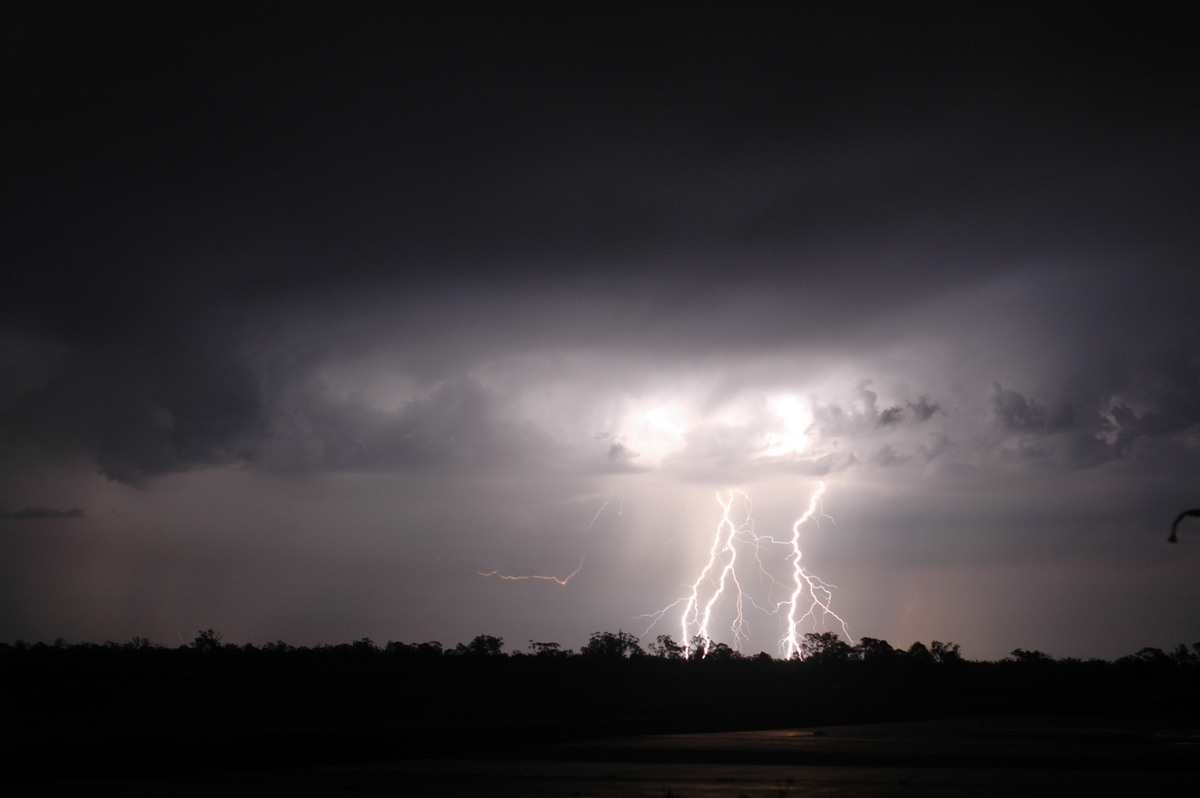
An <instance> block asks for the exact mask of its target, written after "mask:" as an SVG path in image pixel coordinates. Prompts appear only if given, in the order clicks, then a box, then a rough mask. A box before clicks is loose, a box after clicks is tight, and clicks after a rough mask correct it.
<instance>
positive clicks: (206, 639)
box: [192, 629, 221, 653]
mask: <svg viewBox="0 0 1200 798" xmlns="http://www.w3.org/2000/svg"><path fill="white" fill-rule="evenodd" d="M192 648H194V649H196V650H197V651H202V652H204V653H210V652H213V651H216V650H218V649H220V648H221V634H220V632H214V631H213V630H212V629H203V630H201V632H200V633H199V634H198V635H196V639H195V640H193V641H192Z"/></svg>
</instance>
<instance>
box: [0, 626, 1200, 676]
mask: <svg viewBox="0 0 1200 798" xmlns="http://www.w3.org/2000/svg"><path fill="white" fill-rule="evenodd" d="M172 652H187V653H190V654H204V655H221V656H225V657H236V656H255V655H264V656H270V657H279V656H283V655H291V656H294V657H297V658H302V657H307V658H321V657H324V658H333V659H351V660H360V661H361V660H364V659H371V658H395V659H404V660H423V661H433V660H446V659H450V658H462V659H468V660H481V659H488V660H494V659H510V660H511V659H524V658H535V659H537V660H566V659H583V660H589V661H610V662H611V661H618V660H645V659H652V660H668V661H696V662H708V663H720V662H738V661H751V660H752V661H756V662H780V661H784V660H781V659H779V658H777V657H772V656H771V655H770V654H767V653H766V652H760V653H758V654H754V655H748V654H744V653H742V652H741V651H738V650H737V649H734V648H732V647H730V646H729V645H727V644H725V643H721V642H716V641H713V640H709V639H706V638H704V637H701V636H699V635H697V636H695V637H693V638H692V639H691V640H690V641H688V642H687V644H686V645H685V644H682V643H677V642H676V641H675V640H674V638H673V637H672V636H671V635H669V634H660V635H658V636H657V637H655V639H654V640H653V642H651V643H649V644H648V645H646V646H643V645H642V643H641V640H640V639H639V638H638V637H637V636H636V635H633V634H631V633H629V632H625V631H617V632H593V633H592V634H591V635H590V636H589V637H588V639H587V641H586V642H585V643H584V644H583V645H582V646H580V647H579V649H578V650H574V649H570V648H565V647H563V646H562V645H561V644H560V643H557V642H542V641H537V640H530V641H529V642H528V645H527V647H526V648H525V649H516V650H512V651H506V650H505V642H504V638H502V637H497V636H495V635H486V634H481V635H476V636H475V637H474V638H472V639H471V641H470V642H467V643H458V644H457V645H455V646H453V647H444V646H443V645H442V644H441V643H440V642H438V641H436V640H433V641H428V642H422V643H404V642H400V641H395V640H389V641H387V642H386V643H383V644H379V643H376V642H375V641H373V640H371V639H370V638H368V637H364V638H361V639H358V640H354V641H352V642H349V643H340V644H318V645H315V646H293V645H290V644H288V643H285V642H283V641H281V640H280V641H274V642H269V643H264V644H261V645H255V644H254V643H245V644H242V645H237V644H234V643H227V642H224V638H223V635H222V634H221V633H220V632H217V631H215V630H213V629H202V630H200V631H199V632H197V634H196V637H195V638H194V639H193V640H192V641H191V642H189V643H181V644H180V645H179V646H178V647H169V646H161V645H157V644H155V643H152V642H151V641H150V640H149V639H148V638H145V637H134V638H132V639H131V640H129V641H128V642H125V643H115V642H112V641H107V642H105V643H102V644H95V643H68V642H67V641H66V640H64V639H63V638H58V639H56V640H55V641H54V642H53V643H49V644H47V643H44V642H38V643H32V644H31V643H27V642H25V641H22V640H18V641H16V642H15V643H12V644H8V643H0V658H13V657H20V656H22V655H45V656H53V655H55V654H72V655H89V654H90V655H113V654H117V653H126V654H130V653H138V654H144V655H146V654H160V655H161V654H168V653H172ZM794 659H795V660H798V661H801V662H805V663H808V664H809V665H819V666H837V665H847V664H850V663H864V664H868V665H872V666H876V665H889V664H891V665H900V664H904V663H907V664H912V665H938V666H955V665H959V664H965V663H968V662H976V663H978V662H979V661H968V660H967V659H966V658H964V656H963V655H962V653H961V646H960V645H959V644H958V643H952V642H942V641H940V640H934V641H932V642H931V643H930V644H929V645H928V646H927V645H925V644H924V643H922V642H920V641H917V642H914V643H913V644H912V645H910V646H909V647H908V648H906V649H905V648H895V647H893V646H892V645H891V644H890V643H888V642H887V641H886V640H880V639H877V638H873V637H864V638H861V639H860V640H859V641H858V642H857V643H854V644H850V643H847V642H846V641H844V640H842V639H841V638H840V637H839V636H838V635H837V634H836V633H834V632H809V633H807V634H805V635H804V636H803V638H802V639H801V642H800V646H799V653H798V655H797V656H796V657H795V658H794ZM999 662H1001V663H1015V664H1022V665H1027V666H1034V667H1047V666H1053V665H1056V664H1061V665H1078V664H1085V661H1083V660H1080V659H1077V658H1073V657H1067V658H1054V657H1052V656H1050V655H1049V654H1046V653H1044V652H1042V651H1038V650H1036V649H1033V650H1027V649H1022V648H1017V649H1014V650H1013V651H1012V652H1011V654H1010V655H1009V656H1007V657H1004V658H1002V659H1001V660H999ZM1086 664H1090V665H1104V664H1113V665H1122V666H1127V665H1134V666H1136V665H1147V666H1154V667H1160V668H1167V667H1181V668H1191V667H1200V642H1197V643H1193V644H1192V645H1190V646H1188V645H1185V644H1182V643H1181V644H1179V645H1177V646H1176V647H1175V648H1173V649H1170V650H1164V649H1161V648H1153V647H1146V648H1142V649H1140V650H1139V651H1137V652H1135V653H1133V654H1129V655H1126V656H1124V657H1120V658H1118V659H1117V660H1115V661H1112V662H1110V661H1107V660H1100V659H1090V660H1087V661H1086Z"/></svg>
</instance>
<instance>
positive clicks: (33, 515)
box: [0, 504, 83, 521]
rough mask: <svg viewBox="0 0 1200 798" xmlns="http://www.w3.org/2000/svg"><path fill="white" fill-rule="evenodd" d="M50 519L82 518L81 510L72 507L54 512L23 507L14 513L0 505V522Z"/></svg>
mask: <svg viewBox="0 0 1200 798" xmlns="http://www.w3.org/2000/svg"><path fill="white" fill-rule="evenodd" d="M50 518H83V510H80V509H79V508H78V507H72V508H71V509H70V510H56V509H54V508H51V507H24V508H22V509H20V510H16V511H15V512H9V511H8V510H6V509H5V507H4V505H3V504H0V521H40V520H44V519H50Z"/></svg>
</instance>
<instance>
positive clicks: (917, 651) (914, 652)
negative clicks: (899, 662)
mask: <svg viewBox="0 0 1200 798" xmlns="http://www.w3.org/2000/svg"><path fill="white" fill-rule="evenodd" d="M904 656H905V657H906V658H907V660H908V661H909V662H911V663H912V664H914V665H933V664H934V659H933V654H931V653H930V652H929V649H928V648H927V647H926V645H925V644H924V643H922V642H921V641H920V640H917V641H916V642H914V643H913V644H912V645H911V646H909V647H908V651H907V652H906V653H905V655H904Z"/></svg>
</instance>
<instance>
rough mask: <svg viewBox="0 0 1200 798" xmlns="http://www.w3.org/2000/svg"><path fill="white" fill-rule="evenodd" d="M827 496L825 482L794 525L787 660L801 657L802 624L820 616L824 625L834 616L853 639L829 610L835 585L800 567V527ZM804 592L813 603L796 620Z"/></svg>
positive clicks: (782, 643) (785, 638)
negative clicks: (792, 585)
mask: <svg viewBox="0 0 1200 798" xmlns="http://www.w3.org/2000/svg"><path fill="white" fill-rule="evenodd" d="M824 494H825V482H824V480H822V481H821V483H820V485H819V486H818V487H817V490H816V492H815V493H814V494H813V495H812V498H811V499H809V501H808V509H806V510H805V511H804V514H803V515H801V516H800V517H799V518H797V519H796V523H794V524H792V539H791V541H790V543H791V552H790V553H789V554H788V559H790V560H791V562H792V581H793V584H794V585H795V588H794V589H793V591H792V596H791V599H790V600H789V601H788V602H787V610H788V611H787V632H786V633H785V634H784V636H783V639H782V640H781V641H780V643H779V647H780V650H781V651H782V652H783V654H784V656H785V657H786V658H787V659H793V658H795V657H799V656H800V655H801V648H800V636H801V632H800V624H801V623H803V622H804V621H807V620H812V621H814V622H815V621H816V620H818V616H819V619H820V621H821V624H822V626H824V624H825V621H826V619H827V618H828V617H833V618H834V619H835V620H836V621H837V622H838V624H840V625H841V628H842V633H843V634H844V635H846V638H847V639H849V640H850V641H851V643H853V638H851V637H850V630H849V629H847V628H846V622H845V621H844V620H842V617H841V616H840V615H838V614H837V613H836V612H834V611H833V610H831V609H830V608H829V603H830V602H831V601H832V600H833V592H832V590H831V589H832V588H834V587H836V585H831V584H828V583H827V582H825V581H823V580H822V579H821V578H820V577H818V576H816V575H815V574H811V573H809V572H808V571H806V570H805V569H804V566H802V565H801V564H800V560H801V557H802V556H803V554H802V552H801V551H800V527H801V526H802V525H803V524H804V522H805V521H807V520H809V519H810V518H812V517H813V515H814V514H815V513H816V512H817V510H818V509H819V508H820V506H821V496H823V495H824ZM822 514H823V513H822ZM814 523H815V521H814ZM805 589H807V591H808V595H809V597H810V599H811V602H810V603H809V605H808V610H807V611H806V612H805V613H804V614H803V615H802V616H800V617H799V618H796V612H797V611H798V608H799V606H800V600H801V597H802V596H803V594H804V592H805Z"/></svg>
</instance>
